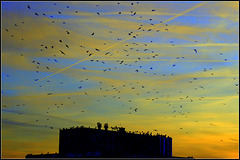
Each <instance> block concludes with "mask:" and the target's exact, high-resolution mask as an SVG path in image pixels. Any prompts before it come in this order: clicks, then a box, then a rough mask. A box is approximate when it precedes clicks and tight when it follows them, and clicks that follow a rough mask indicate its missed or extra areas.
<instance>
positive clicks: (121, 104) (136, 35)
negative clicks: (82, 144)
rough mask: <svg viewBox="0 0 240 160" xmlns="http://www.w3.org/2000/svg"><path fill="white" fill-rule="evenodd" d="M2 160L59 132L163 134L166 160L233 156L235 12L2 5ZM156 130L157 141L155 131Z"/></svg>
mask: <svg viewBox="0 0 240 160" xmlns="http://www.w3.org/2000/svg"><path fill="white" fill-rule="evenodd" d="M1 12H2V17H1V20H2V31H1V32H2V37H1V38H2V41H1V42H2V52H1V58H2V66H1V67H2V72H1V80H2V83H1V86H2V87H1V88H2V89H1V95H2V97H1V98H2V102H1V103H2V105H1V106H2V107H1V111H2V112H1V115H2V123H1V126H2V128H1V131H2V141H1V142H2V144H1V145H2V147H1V148H2V155H1V156H2V158H24V157H25V155H26V154H30V153H31V154H40V153H44V154H46V153H47V152H49V153H56V152H58V145H59V142H58V140H59V137H58V136H59V128H70V127H73V126H74V127H76V126H82V125H83V126H85V127H89V126H90V127H91V128H95V127H96V126H97V122H101V123H102V124H104V123H108V124H109V126H121V127H125V128H126V131H144V132H147V131H149V132H152V133H153V134H157V133H159V134H166V135H167V136H170V137H172V139H173V156H183V157H187V156H193V157H194V158H239V107H238V106H239V36H238V35H239V2H237V1H219V2H218V1H214V2H211V1H207V2H203V1H194V2H192V1H189V2H180V1H178V2H174V1H172V2H169V1H168V2H164V1H139V2H138V1H124V2H123V1H119V2H118V1H108V2H101V1H92V2H90V1H82V2H75V1H72V2H71V1H70V2H57V1H56V2H54V1H53V2H41V1H38V2H27V1H26V2H2V11H1ZM156 130H157V131H156Z"/></svg>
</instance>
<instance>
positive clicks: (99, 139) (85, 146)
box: [59, 127, 172, 157]
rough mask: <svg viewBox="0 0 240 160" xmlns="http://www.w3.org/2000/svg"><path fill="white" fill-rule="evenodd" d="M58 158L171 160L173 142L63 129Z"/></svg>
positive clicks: (158, 137)
mask: <svg viewBox="0 0 240 160" xmlns="http://www.w3.org/2000/svg"><path fill="white" fill-rule="evenodd" d="M59 154H62V155H82V156H88V155H90V154H92V155H93V156H96V157H172V138H171V137H166V136H163V135H154V136H152V135H149V134H136V133H127V132H126V131H125V128H120V129H119V130H118V131H108V130H101V129H92V128H84V127H77V128H70V129H61V130H60V133H59Z"/></svg>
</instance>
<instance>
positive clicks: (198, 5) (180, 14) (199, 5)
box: [35, 2, 208, 83]
mask: <svg viewBox="0 0 240 160" xmlns="http://www.w3.org/2000/svg"><path fill="white" fill-rule="evenodd" d="M207 3H208V2H203V3H200V4H197V5H196V6H194V7H192V8H189V9H187V10H186V11H184V12H181V13H179V14H177V15H176V16H174V17H172V18H169V19H168V20H166V21H163V22H162V23H167V22H169V21H171V20H173V19H175V18H177V17H179V16H182V15H184V14H186V13H188V12H190V11H192V10H194V9H196V8H199V7H201V6H203V5H205V4H207ZM162 23H159V24H157V25H155V26H154V27H152V29H153V28H155V27H158V26H159V25H161V24H162ZM141 33H143V32H138V33H136V34H135V35H137V34H141ZM132 38H133V37H128V38H126V39H124V40H122V41H120V42H118V43H115V44H113V45H112V46H110V47H108V48H105V49H104V50H102V52H103V51H106V50H108V49H110V48H113V47H115V46H117V45H118V44H120V43H123V42H125V41H127V40H129V39H132ZM93 56H94V55H93ZM93 56H90V57H87V58H85V59H82V60H80V61H78V62H76V63H74V64H72V65H70V66H68V67H66V68H63V69H61V70H59V71H57V72H54V73H53V74H51V75H49V76H47V77H45V78H42V79H40V80H38V81H36V82H35V83H37V82H40V81H42V80H44V79H46V78H48V77H51V76H53V75H55V74H57V73H60V72H62V71H65V70H66V69H68V68H70V67H72V66H75V65H77V64H79V63H81V62H83V61H85V60H87V59H89V58H91V57H93Z"/></svg>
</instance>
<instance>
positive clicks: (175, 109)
mask: <svg viewBox="0 0 240 160" xmlns="http://www.w3.org/2000/svg"><path fill="white" fill-rule="evenodd" d="M116 4H117V5H120V2H118V3H116ZM136 4H139V2H134V3H130V5H136ZM53 5H57V4H56V3H54V4H53ZM96 7H97V8H98V7H100V6H99V5H96ZM26 8H27V9H28V10H29V12H30V13H32V14H33V15H34V16H36V17H39V16H45V17H47V16H48V15H47V13H39V12H38V13H37V12H35V11H34V8H33V7H32V6H30V5H27V6H26ZM66 8H70V6H66ZM155 11H156V9H152V10H151V12H155ZM73 12H74V13H75V14H78V13H79V11H77V10H76V11H73ZM56 13H57V14H59V15H61V14H63V12H62V11H57V12H56ZM117 14H118V15H121V14H122V12H118V13H117ZM129 14H130V16H137V15H138V13H137V12H136V11H130V13H129ZM96 16H102V13H101V12H99V11H98V12H96ZM49 17H50V18H53V16H49ZM138 18H143V16H141V15H140V16H139V17H138ZM152 21H153V19H152V18H150V19H149V23H148V24H141V25H140V26H138V27H137V28H136V30H135V31H129V32H128V33H127V34H126V36H131V38H133V39H136V38H138V36H139V35H140V34H142V33H144V32H156V33H157V32H171V30H170V29H169V28H168V24H164V23H163V22H162V21H160V23H162V28H163V29H161V30H160V29H153V28H154V26H155V25H156V24H154V23H153V22H152ZM51 23H52V24H53V25H54V23H56V22H55V21H54V20H51ZM62 23H63V24H65V25H67V22H65V21H63V22H62ZM21 25H27V24H25V22H20V24H14V27H16V28H17V27H20V26H21ZM5 31H6V32H7V33H8V35H9V36H10V37H12V38H17V37H16V36H15V35H14V34H12V33H11V30H10V29H8V28H5ZM113 32H114V31H112V30H109V34H112V33H113ZM62 34H64V36H68V38H70V37H71V34H72V33H71V30H65V33H62ZM96 34H97V31H92V32H91V33H89V36H91V37H93V38H94V36H96ZM21 40H22V41H24V38H23V37H21ZM122 40H124V39H122V38H119V37H116V41H122ZM151 43H153V40H151V41H150V42H149V43H144V44H140V43H137V42H133V43H126V44H123V45H124V47H123V48H122V50H119V51H117V53H120V54H121V57H122V59H118V60H116V61H115V62H114V63H115V64H116V65H115V66H112V65H108V67H105V66H107V64H108V62H107V61H104V60H99V59H97V58H95V55H99V54H101V55H104V56H106V57H114V55H115V54H116V53H113V52H110V51H101V49H99V48H89V47H87V46H84V45H81V44H80V45H79V50H81V52H83V53H85V54H86V56H88V58H89V59H88V61H89V62H91V63H100V64H101V65H102V66H103V67H105V68H104V69H102V74H107V72H111V71H114V70H116V69H118V68H121V67H122V66H127V67H129V71H130V72H131V71H133V72H135V73H144V74H148V75H152V76H159V77H160V76H161V77H167V76H170V77H171V76H172V77H174V75H175V74H174V73H158V72H157V71H156V68H155V67H154V66H149V65H148V66H144V65H141V61H142V60H146V59H147V60H154V59H157V58H158V57H159V54H157V53H155V51H154V50H151V49H150V48H148V46H149V44H151ZM194 43H198V41H197V40H196V41H194ZM104 45H105V46H106V45H107V44H106V43H104V44H103V46H104ZM170 45H172V46H173V47H174V46H175V44H174V41H171V42H170ZM59 46H61V47H59ZM69 48H71V44H67V43H66V41H65V39H56V42H55V43H53V44H45V43H44V42H43V43H42V44H39V52H40V53H44V52H49V53H50V52H51V53H53V55H51V57H52V58H50V56H49V57H48V58H47V61H49V62H52V63H59V61H61V60H59V59H58V58H62V57H63V56H66V57H67V56H68V50H69ZM142 48H144V49H142ZM133 52H139V53H149V56H148V57H141V56H137V57H136V59H135V60H133V62H131V61H130V62H129V63H127V61H126V60H125V59H128V58H129V57H132V55H131V53H133ZM192 54H199V51H198V49H197V48H194V49H193V50H192ZM219 55H220V56H222V57H223V56H224V54H223V53H219ZM21 56H24V54H22V53H21ZM185 58H187V57H183V56H182V57H176V59H178V60H184V59H185ZM223 61H228V60H227V59H226V58H223ZM32 64H34V66H35V72H36V73H37V74H39V73H40V71H49V72H53V69H52V68H53V67H51V66H48V65H44V63H42V62H40V61H38V60H37V59H32ZM132 66H134V67H135V69H131V67H132ZM136 66H137V68H136ZM171 67H172V69H174V68H176V67H178V66H177V65H176V64H172V66H171ZM82 70H86V71H87V70H88V68H87V67H82ZM203 72H210V73H209V74H210V75H211V76H214V72H213V69H212V68H209V69H207V68H203ZM8 77H9V75H8ZM233 79H234V81H236V80H237V79H238V78H236V77H233ZM39 80H40V79H39V78H35V79H34V80H33V81H34V82H38V81H39ZM90 80H91V79H90V77H88V78H85V79H81V80H80V82H79V84H78V86H77V88H76V89H77V90H79V91H80V92H81V91H83V93H84V95H85V96H91V94H90V93H89V92H88V91H87V90H85V85H86V83H87V82H88V81H90ZM197 80H198V77H192V80H191V81H189V83H194V82H195V81H197ZM45 83H51V81H50V80H47V79H46V80H45ZM52 83H54V82H52ZM103 83H104V82H102V81H100V82H99V90H98V91H99V92H102V93H104V94H103V95H102V98H101V97H100V96H99V98H98V99H96V101H97V102H98V103H101V101H106V100H107V99H106V98H107V97H110V98H112V99H113V100H119V101H120V100H121V101H122V97H121V93H122V91H123V90H124V89H129V90H132V95H134V96H133V97H135V96H138V97H137V98H139V97H140V96H142V95H146V96H147V97H148V98H146V101H148V102H154V101H161V98H164V97H165V98H168V97H169V96H170V95H160V94H161V91H157V90H156V89H155V88H151V87H148V85H146V84H144V83H142V82H140V81H139V82H136V83H135V82H131V83H130V82H129V83H127V82H125V83H124V84H123V85H121V86H115V85H112V84H104V85H103ZM63 84H64V82H61V85H63ZM234 84H235V86H238V84H237V82H236V83H234ZM36 85H38V84H37V83H36ZM106 86H108V87H106ZM39 87H40V88H42V87H43V85H39ZM194 89H195V92H196V91H197V90H205V89H207V88H206V87H205V86H204V85H198V86H195V88H194ZM108 92H111V93H109V94H108ZM112 93H114V94H112ZM53 94H54V92H49V93H47V95H48V96H51V95H53ZM178 94H179V96H180V97H179V99H180V100H182V101H184V102H186V100H187V101H188V102H194V101H197V100H199V101H200V100H203V99H204V96H201V97H199V99H194V98H191V95H185V94H184V93H183V91H181V90H180V91H178ZM148 95H149V96H148ZM152 95H155V96H154V97H153V96H152ZM66 99H67V100H68V101H69V102H71V103H72V104H77V102H76V101H75V100H72V99H71V96H67V98H66ZM64 102H65V101H64V100H63V102H60V103H55V104H54V105H53V106H54V107H55V108H56V109H61V108H63V107H64ZM132 102H134V98H132V99H131V98H129V99H128V100H127V101H126V102H125V103H124V104H122V107H124V106H125V107H128V106H131V107H128V108H129V111H127V112H128V113H127V114H137V113H138V112H141V106H134V107H132V105H131V103H132ZM184 102H183V103H184ZM128 104H129V105H128ZM25 105H26V104H17V105H16V106H17V107H20V106H25ZM166 105H167V106H169V107H170V109H171V113H170V115H171V116H172V117H176V116H185V117H186V118H188V116H189V114H190V113H191V112H189V111H187V110H184V105H183V104H181V105H179V106H176V105H173V104H172V103H171V102H170V101H168V102H167V103H166ZM3 107H4V108H7V107H8V106H7V105H3ZM50 110H51V107H48V108H47V110H46V111H45V113H46V114H49V113H50ZM80 112H82V113H83V112H86V110H80ZM21 114H23V113H19V115H21ZM166 118H167V117H166ZM45 120H46V121H50V120H51V119H50V118H46V119H45ZM35 121H36V123H39V121H40V120H39V119H36V120H35ZM195 122H198V121H195ZM209 125H211V126H213V125H214V124H212V123H210V124H209ZM46 126H47V127H49V128H50V129H54V127H53V126H48V125H46ZM179 129H180V130H181V131H182V130H184V128H182V127H181V128H179ZM153 131H158V130H157V129H154V130H153ZM184 132H185V133H186V134H188V131H187V130H185V131H184Z"/></svg>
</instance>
